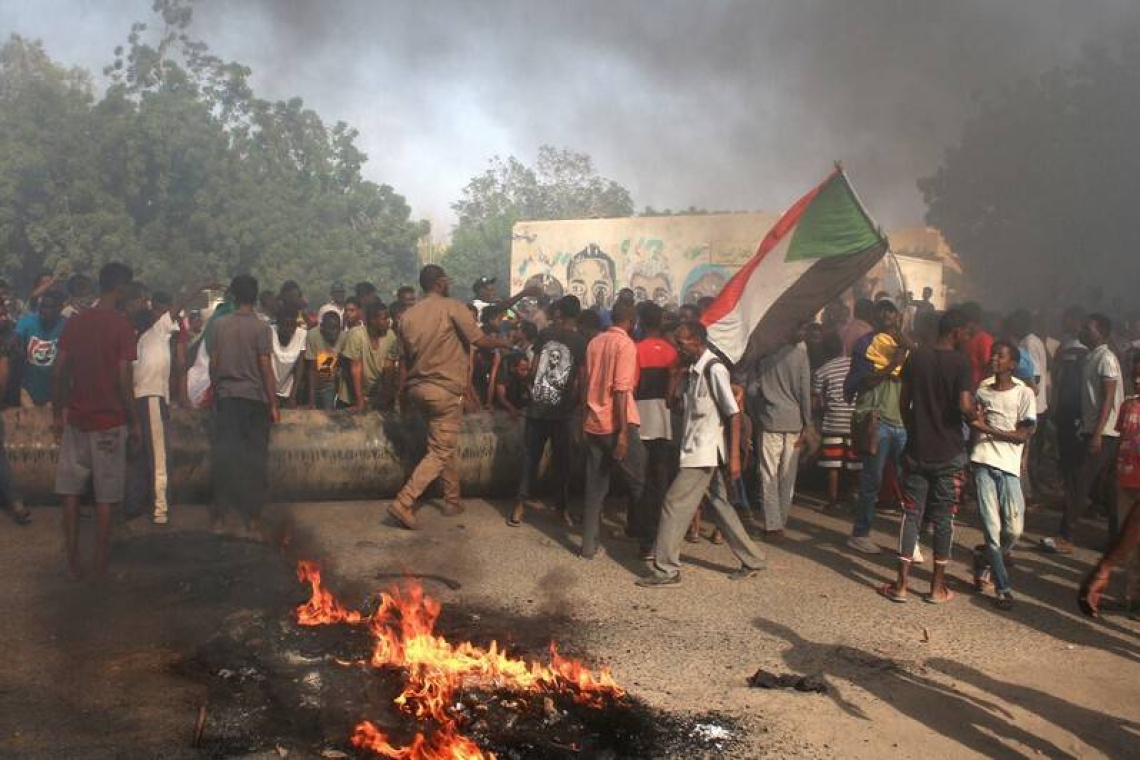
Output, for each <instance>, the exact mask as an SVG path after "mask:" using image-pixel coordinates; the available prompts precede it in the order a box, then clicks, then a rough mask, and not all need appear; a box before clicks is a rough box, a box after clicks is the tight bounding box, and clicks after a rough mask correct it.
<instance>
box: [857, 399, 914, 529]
mask: <svg viewBox="0 0 1140 760" xmlns="http://www.w3.org/2000/svg"><path fill="white" fill-rule="evenodd" d="M878 436H879V448H878V451H877V452H876V453H875V454H874V455H873V456H872V455H870V454H864V455H863V473H862V475H861V477H860V481H859V504H858V505H857V506H856V507H855V525H854V527H852V529H851V535H852V536H855V537H856V538H860V537H862V538H865V537H867V536H869V535H871V523H872V522H873V521H874V520H875V502H876V501H878V499H879V490H880V489H881V488H882V487H883V470H884V469H885V468H886V466H887V461H888V460H889V461H892V462H894V463H895V471H896V472H898V473H899V479H900V480H901V479H902V455H903V449H905V448H906V428H904V427H896V426H895V425H892V424H890V423H888V422H883V421H882V420H880V421H879V433H878Z"/></svg>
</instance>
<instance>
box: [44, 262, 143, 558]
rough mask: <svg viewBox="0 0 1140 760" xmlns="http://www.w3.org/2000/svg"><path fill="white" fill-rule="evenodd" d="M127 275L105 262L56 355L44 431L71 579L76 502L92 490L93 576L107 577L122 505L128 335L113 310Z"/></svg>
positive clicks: (131, 425)
mask: <svg viewBox="0 0 1140 760" xmlns="http://www.w3.org/2000/svg"><path fill="white" fill-rule="evenodd" d="M133 276H134V275H133V273H132V272H131V270H130V268H129V267H127V266H126V265H124V264H119V263H110V264H107V265H106V266H104V267H103V268H102V270H100V272H99V291H100V296H99V303H98V304H96V305H95V306H93V307H91V308H90V309H86V310H84V311H82V312H80V313H78V314H76V315H75V316H74V317H72V318H71V319H69V320H68V321H67V325H66V326H65V328H64V331H63V334H62V335H61V336H60V339H59V350H58V355H57V356H56V366H55V376H54V383H53V386H54V394H53V399H52V411H53V412H54V423H53V425H52V428H53V431H54V432H55V436H56V440H57V441H59V466H58V467H57V468H56V474H55V492H56V493H57V494H59V495H60V496H62V497H63V527H64V540H65V542H66V548H67V563H68V567H69V569H70V571H71V576H72V578H73V579H75V580H78V579H80V578H82V577H83V563H82V562H81V560H80V558H79V498H80V496H82V495H83V493H84V491H86V489H87V485H88V483H89V482H90V483H91V484H92V485H93V486H94V491H95V553H94V558H93V562H92V567H93V570H94V576H95V578H97V579H102V578H103V577H104V576H105V575H106V572H107V553H108V551H109V549H110V542H111V510H112V509H113V508H114V506H115V505H116V504H118V503H119V502H121V501H122V500H123V492H124V489H125V485H126V478H127V449H128V447H130V448H134V447H135V446H137V445H138V442H139V425H138V420H137V419H136V417H135V411H134V383H133V381H132V378H131V365H132V364H133V362H134V360H135V356H136V351H135V331H134V328H133V327H132V326H131V323H130V322H128V321H127V318H126V317H124V316H123V315H122V314H121V313H120V311H119V309H120V308H121V307H122V304H123V301H124V299H125V298H126V295H127V287H128V286H129V285H130V282H131V279H132V277H133Z"/></svg>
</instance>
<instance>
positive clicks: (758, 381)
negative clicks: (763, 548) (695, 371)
mask: <svg viewBox="0 0 1140 760" xmlns="http://www.w3.org/2000/svg"><path fill="white" fill-rule="evenodd" d="M805 327H806V326H805V325H801V326H800V327H798V328H797V329H796V331H795V333H794V334H793V335H791V336H789V338H790V339H789V341H788V343H786V344H785V345H783V346H780V348H779V349H777V350H776V352H775V353H774V354H772V355H770V356H766V357H764V358H763V359H761V360H760V363H759V366H758V367H757V370H756V377H755V379H754V380H753V381H752V387H751V388H750V391H751V395H752V397H753V399H754V403H755V405H756V414H755V415H753V417H752V421H753V422H754V423H755V424H756V429H757V431H758V433H757V438H758V439H759V445H758V446H757V447H756V448H757V460H758V466H759V470H760V473H759V474H760V483H761V490H762V496H763V509H764V532H765V534H766V535H767V536H768V538H769V539H770V540H775V541H779V540H780V539H782V538H783V537H784V527H785V525H786V524H787V522H788V512H789V511H790V510H791V508H792V498H793V496H794V495H795V488H796V473H797V466H798V464H799V458H800V448H801V447H802V445H803V439H804V434H805V432H806V431H807V430H808V429H809V428H811V426H812V418H811V365H810V362H809V361H808V354H807V348H806V347H805V346H804V345H803V340H804V332H805Z"/></svg>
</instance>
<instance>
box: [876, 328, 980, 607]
mask: <svg viewBox="0 0 1140 760" xmlns="http://www.w3.org/2000/svg"><path fill="white" fill-rule="evenodd" d="M967 322H968V320H967V319H966V316H965V315H964V314H963V313H962V312H961V311H958V310H954V309H951V310H950V311H948V312H946V313H945V314H943V315H942V319H941V320H940V321H939V324H938V340H937V341H936V342H935V344H934V345H933V346H919V347H918V348H917V349H915V350H914V351H913V352H911V354H910V358H909V359H908V360H907V363H906V364H905V365H904V366H903V371H902V397H901V399H902V400H901V408H902V411H903V417H904V420H905V422H906V431H907V444H906V471H907V476H906V483H905V490H906V505H905V510H904V512H903V524H902V532H901V535H900V538H899V570H898V578H897V579H896V581H895V582H894V583H888V584H886V585H884V586H880V587H879V589H878V591H879V593H880V594H882V595H883V596H885V597H886V598H887V599H890V600H891V601H892V602H905V601H907V579H908V576H909V575H910V564H911V561H912V557H913V555H914V549H915V546H917V545H918V533H919V530H920V529H921V528H922V524H923V518H924V516H925V517H926V518H928V519H929V521H930V522H931V523H932V524H933V525H934V575H933V577H932V579H931V581H930V594H929V595H927V596H926V597H925V600H926V601H927V602H929V603H931V604H942V603H943V602H948V601H950V600H951V599H953V598H954V593H953V592H952V591H950V590H949V589H948V588H947V587H946V566H947V564H949V562H950V551H951V547H952V544H953V540H954V514H955V513H956V512H957V511H958V501H959V497H960V495H961V489H962V481H963V475H964V472H965V467H966V439H965V436H964V435H963V434H962V422H963V421H964V420H973V418H974V416H975V413H974V395H973V393H972V392H971V387H970V371H971V367H970V359H969V358H968V357H967V356H966V354H964V353H962V348H963V346H965V345H966V341H967V340H969V328H968V326H967Z"/></svg>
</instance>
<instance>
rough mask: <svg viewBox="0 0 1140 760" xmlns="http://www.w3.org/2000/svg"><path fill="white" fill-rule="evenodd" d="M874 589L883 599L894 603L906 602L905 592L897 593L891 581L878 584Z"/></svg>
mask: <svg viewBox="0 0 1140 760" xmlns="http://www.w3.org/2000/svg"><path fill="white" fill-rule="evenodd" d="M875 590H876V591H877V592H878V593H879V596H881V597H883V598H884V599H888V600H890V601H892V602H894V603H895V604H906V600H907V597H906V592H903V593H899V591H898V590H897V589H896V588H895V584H893V583H884V584H883V585H882V586H879V587H878V588H877V589H875Z"/></svg>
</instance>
